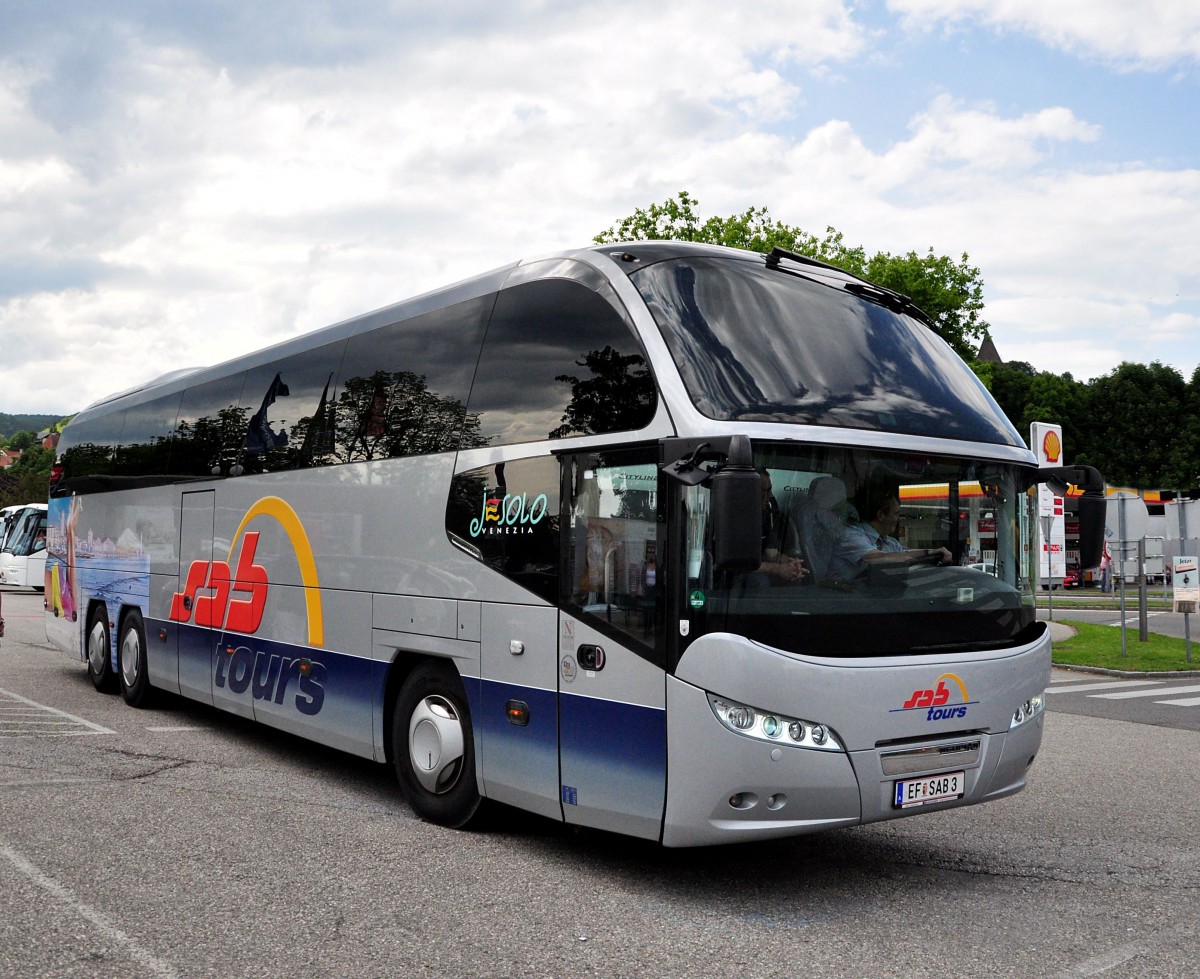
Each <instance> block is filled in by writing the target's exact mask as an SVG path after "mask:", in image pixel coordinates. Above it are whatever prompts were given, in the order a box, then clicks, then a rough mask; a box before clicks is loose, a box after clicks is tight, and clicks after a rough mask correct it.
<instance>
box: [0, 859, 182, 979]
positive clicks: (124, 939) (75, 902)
mask: <svg viewBox="0 0 1200 979" xmlns="http://www.w3.org/2000/svg"><path fill="white" fill-rule="evenodd" d="M0 857H4V858H5V859H6V860H7V861H8V862H9V863H11V864H12V865H13V866H14V867H16V868H17V870H18V871H19V872H20V873H22V874H24V876H25V877H26V879H28V880H29V881H30V882H31V883H33V884H36V885H37V886H38V887H40V888H41V889H42V890H44V891H49V892H50V893H51V894H53V895H54V896H55V897H56V898H58V900H60V901H61V902H62V903H63V904H65V905H66V906H67V907H68V908H69V909H70V910H71V911H73V912H74V913H75V914H76V915H77V916H78V917H80V918H83V919H85V920H86V921H88V922H90V923H91V924H92V925H93V926H94V927H95V928H96V930H97V931H99V932H100V934H102V935H104V936H105V937H106V938H107V939H108V940H109V941H111V942H114V943H115V944H117V945H119V946H120V947H121V948H122V949H124V950H125V952H126V954H127V955H129V957H130V958H131V959H133V960H134V961H135V962H137V963H138V964H139V965H141V966H143V967H144V968H146V969H148V970H149V971H150V972H151V973H153V974H154V975H156V976H160V977H161V979H178V976H179V973H178V972H176V971H175V970H174V969H173V968H172V967H171V966H170V965H169V964H168V963H166V962H164V961H163V960H162V959H160V958H158V957H157V956H155V955H153V954H151V953H150V952H148V951H146V949H144V948H142V946H141V945H140V944H138V942H137V941H135V940H134V939H132V938H130V937H129V936H128V935H127V934H125V932H123V931H121V929H120V928H115V927H113V926H112V925H110V924H109V923H108V921H107V920H106V918H109V917H111V916H112V915H111V912H110V913H109V914H108V915H104V914H101V913H100V912H99V911H97V910H96V909H95V908H93V907H90V906H89V905H87V904H84V903H83V902H82V901H81V900H79V898H77V897H76V896H75V895H74V894H73V893H71V891H70V890H68V889H67V888H65V887H63V885H62V884H60V883H59V882H58V881H56V880H55V879H54V878H53V877H50V876H49V875H47V874H45V873H43V872H42V871H41V870H40V869H39V868H38V867H37V866H36V865H34V864H33V863H31V862H30V861H28V860H26V859H25V857H23V856H21V854H19V853H18V852H17V851H16V850H14V849H13V848H12V847H10V846H9V845H8V844H7V843H6V842H5V841H4V840H3V839H0Z"/></svg>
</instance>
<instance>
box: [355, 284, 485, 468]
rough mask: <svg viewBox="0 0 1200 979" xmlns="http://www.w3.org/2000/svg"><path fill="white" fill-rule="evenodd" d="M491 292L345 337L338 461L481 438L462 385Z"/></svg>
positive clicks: (469, 443)
mask: <svg viewBox="0 0 1200 979" xmlns="http://www.w3.org/2000/svg"><path fill="white" fill-rule="evenodd" d="M494 301H495V294H491V295H487V296H482V297H480V298H477V299H470V300H467V301H465V302H461V303H455V304H454V305H452V306H446V307H444V308H442V309H437V310H433V311H431V312H428V313H421V314H420V315H418V316H413V317H410V318H409V319H406V320H401V321H400V322H398V323H393V324H390V325H388V326H384V327H381V328H379V329H375V330H370V331H368V332H366V333H360V334H357V335H356V336H353V337H351V338H350V342H349V343H348V344H347V346H346V357H345V360H344V361H343V364H342V370H341V376H342V378H343V380H342V381H341V382H340V385H339V387H340V389H341V390H340V391H339V393H338V398H337V422H336V443H335V447H334V454H335V456H336V458H337V461H338V462H366V461H370V460H372V459H389V458H393V459H394V458H400V457H404V456H414V455H425V454H430V453H435V452H450V451H453V450H454V449H457V448H459V447H460V444H461V447H462V448H467V449H469V448H475V447H478V446H483V445H486V444H487V442H486V441H485V440H482V439H480V437H479V435H478V427H479V425H478V420H477V419H473V418H471V416H469V415H468V414H467V408H466V402H467V392H468V391H469V390H470V387H471V375H472V373H473V371H474V370H475V363H476V361H477V360H478V357H479V345H480V343H481V342H482V341H483V329H484V325H485V324H486V323H487V317H488V315H489V314H490V313H491V310H492V305H493V303H494Z"/></svg>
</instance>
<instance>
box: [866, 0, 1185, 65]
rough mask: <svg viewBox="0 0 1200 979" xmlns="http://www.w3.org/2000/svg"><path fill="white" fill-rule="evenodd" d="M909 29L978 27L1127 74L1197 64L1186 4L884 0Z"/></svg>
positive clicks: (1152, 0) (1175, 0) (1172, 0)
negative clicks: (1128, 70) (1015, 33)
mask: <svg viewBox="0 0 1200 979" xmlns="http://www.w3.org/2000/svg"><path fill="white" fill-rule="evenodd" d="M887 5H888V9H889V10H891V11H893V12H895V13H898V14H901V15H902V16H903V17H904V18H905V21H906V25H907V26H908V27H909V28H918V29H926V30H927V29H930V28H931V27H933V26H935V25H937V24H939V23H941V24H945V25H947V26H950V27H963V26H966V25H969V24H971V23H981V24H984V25H986V26H988V27H991V28H994V29H996V30H1001V31H1019V32H1022V33H1026V34H1029V35H1031V36H1033V37H1036V38H1037V39H1038V40H1039V41H1041V42H1042V43H1043V44H1046V45H1047V46H1049V47H1054V48H1059V49H1062V50H1064V51H1067V52H1070V53H1072V54H1082V55H1086V56H1091V57H1095V58H1099V59H1102V60H1104V61H1108V62H1112V63H1114V64H1117V65H1121V66H1125V67H1129V68H1141V69H1159V68H1163V67H1166V66H1170V65H1172V64H1176V63H1180V62H1183V63H1190V64H1192V65H1193V66H1194V65H1195V64H1196V62H1198V61H1200V6H1197V5H1196V4H1194V3H1188V2H1186V0H1184V2H1180V0H1139V2H1137V3H1130V2H1129V0H1056V2H1054V3H1046V2H1045V0H888V3H887Z"/></svg>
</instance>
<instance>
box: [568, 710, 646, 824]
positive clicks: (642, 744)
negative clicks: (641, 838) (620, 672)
mask: <svg viewBox="0 0 1200 979" xmlns="http://www.w3.org/2000/svg"><path fill="white" fill-rule="evenodd" d="M559 717H560V724H561V727H562V732H561V743H562V747H561V752H562V754H561V762H562V780H563V783H564V784H565V785H569V786H571V787H572V788H574V789H575V790H576V796H577V799H578V804H579V805H580V806H590V807H595V808H598V809H604V810H608V811H610V812H619V813H625V814H629V815H638V816H645V817H650V818H658V817H659V816H660V815H661V814H662V806H663V797H664V792H665V787H666V772H667V715H666V711H664V710H662V709H660V708H656V707H642V706H639V705H637V704H627V703H621V702H619V701H612V700H602V699H600V698H596V697H582V696H578V695H574V694H566V693H564V694H563V695H562V700H561V703H560V710H559Z"/></svg>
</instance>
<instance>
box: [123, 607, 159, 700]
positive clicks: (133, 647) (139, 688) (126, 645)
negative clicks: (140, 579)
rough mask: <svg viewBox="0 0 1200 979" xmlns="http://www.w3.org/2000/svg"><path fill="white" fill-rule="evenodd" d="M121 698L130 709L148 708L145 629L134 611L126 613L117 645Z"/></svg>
mask: <svg viewBox="0 0 1200 979" xmlns="http://www.w3.org/2000/svg"><path fill="white" fill-rule="evenodd" d="M117 665H118V666H119V667H120V675H121V696H122V697H124V698H125V703H127V704H128V705H129V706H130V707H149V706H150V695H151V687H150V678H149V675H148V671H147V669H146V629H145V627H144V626H143V625H142V614H141V613H140V612H138V611H137V610H136V609H135V610H133V611H130V612H128V613H126V615H125V618H124V619H123V620H122V622H121V632H120V637H119V641H118V643H117Z"/></svg>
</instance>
